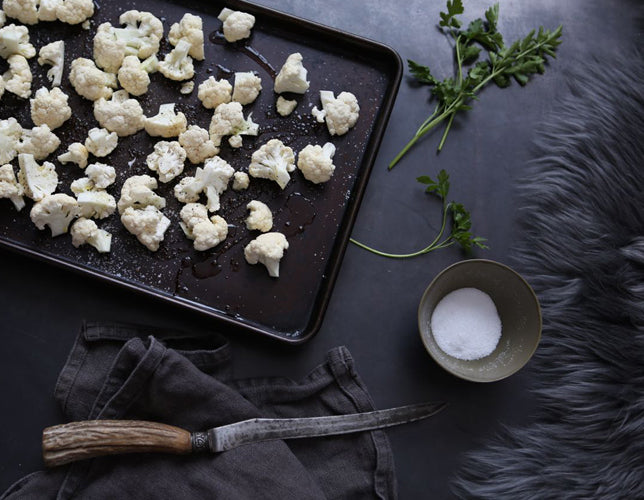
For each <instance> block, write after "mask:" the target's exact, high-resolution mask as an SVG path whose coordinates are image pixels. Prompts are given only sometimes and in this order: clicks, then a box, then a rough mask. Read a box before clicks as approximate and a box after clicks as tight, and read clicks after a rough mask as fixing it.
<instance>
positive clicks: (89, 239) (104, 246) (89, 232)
mask: <svg viewBox="0 0 644 500" xmlns="http://www.w3.org/2000/svg"><path fill="white" fill-rule="evenodd" d="M70 234H71V235H72V245H74V246H75V247H76V248H78V247H79V246H81V245H85V244H88V245H91V246H93V247H94V248H95V249H96V250H98V252H99V253H107V252H109V251H110V248H111V246H112V235H111V234H110V233H108V232H107V231H105V230H104V229H99V228H98V226H97V225H96V222H94V221H93V220H90V219H86V218H85V217H81V218H80V219H78V220H77V221H76V222H74V224H73V225H72V227H71V230H70Z"/></svg>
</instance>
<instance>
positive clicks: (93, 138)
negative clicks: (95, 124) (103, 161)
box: [85, 128, 119, 157]
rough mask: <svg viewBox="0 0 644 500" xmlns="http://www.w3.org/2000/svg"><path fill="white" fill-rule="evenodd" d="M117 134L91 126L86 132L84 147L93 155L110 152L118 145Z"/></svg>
mask: <svg viewBox="0 0 644 500" xmlns="http://www.w3.org/2000/svg"><path fill="white" fill-rule="evenodd" d="M118 141H119V139H118V135H117V134H116V132H110V131H109V130H107V129H104V128H93V129H91V130H90V131H89V132H87V139H85V148H87V151H89V152H90V153H92V154H93V155H94V156H98V157H103V156H107V155H108V154H110V153H111V152H112V151H114V150H115V149H116V146H117V145H118Z"/></svg>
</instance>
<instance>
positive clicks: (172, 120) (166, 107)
mask: <svg viewBox="0 0 644 500" xmlns="http://www.w3.org/2000/svg"><path fill="white" fill-rule="evenodd" d="M144 126H145V131H146V132H147V133H148V134H149V135H151V136H153V137H159V136H160V137H165V138H168V137H178V136H179V135H180V134H182V133H183V132H185V131H186V129H187V126H188V120H187V119H186V115H184V114H183V113H182V112H178V113H176V112H175V111H174V103H169V104H162V105H161V106H159V113H158V114H156V115H155V116H150V117H148V118H146V119H145V123H144Z"/></svg>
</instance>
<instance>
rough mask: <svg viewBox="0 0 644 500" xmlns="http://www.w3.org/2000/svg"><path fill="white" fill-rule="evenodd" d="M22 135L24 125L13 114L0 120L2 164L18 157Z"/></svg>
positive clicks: (0, 154)
mask: <svg viewBox="0 0 644 500" xmlns="http://www.w3.org/2000/svg"><path fill="white" fill-rule="evenodd" d="M0 80H2V78H0ZM21 136H22V127H21V126H20V124H19V123H18V121H17V120H16V119H15V118H14V117H13V116H10V117H9V118H7V119H6V120H0V164H5V163H9V162H10V161H11V160H13V159H14V158H15V157H16V155H17V154H18V143H19V141H20V137H21Z"/></svg>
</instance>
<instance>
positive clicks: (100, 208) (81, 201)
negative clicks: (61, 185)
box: [75, 167, 116, 219]
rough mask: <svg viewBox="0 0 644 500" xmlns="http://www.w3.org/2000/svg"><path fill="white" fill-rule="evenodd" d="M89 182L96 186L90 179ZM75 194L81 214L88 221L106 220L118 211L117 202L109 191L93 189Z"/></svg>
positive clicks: (77, 187) (77, 188)
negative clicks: (91, 219)
mask: <svg viewBox="0 0 644 500" xmlns="http://www.w3.org/2000/svg"><path fill="white" fill-rule="evenodd" d="M88 168H89V167H88ZM88 180H89V181H90V183H91V184H92V185H93V184H94V183H93V182H92V181H91V180H90V179H88ZM88 185H89V184H88ZM76 190H79V186H78V185H76ZM75 194H76V199H77V201H78V209H79V214H80V215H81V216H83V217H86V218H88V219H89V218H95V219H104V218H105V217H109V216H110V215H112V214H113V213H114V212H115V211H116V200H115V199H114V196H112V195H111V194H109V193H108V192H107V191H103V190H101V189H94V187H93V188H92V189H89V190H87V189H85V190H83V191H79V192H78V193H75Z"/></svg>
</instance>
